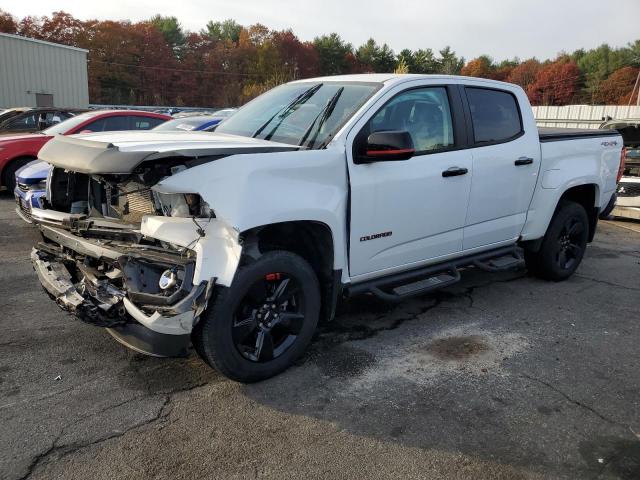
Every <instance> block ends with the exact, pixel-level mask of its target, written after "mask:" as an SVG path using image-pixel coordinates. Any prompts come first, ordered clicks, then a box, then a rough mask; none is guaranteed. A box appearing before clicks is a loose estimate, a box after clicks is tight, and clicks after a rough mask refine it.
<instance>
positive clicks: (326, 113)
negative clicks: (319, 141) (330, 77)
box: [298, 87, 344, 148]
mask: <svg viewBox="0 0 640 480" xmlns="http://www.w3.org/2000/svg"><path fill="white" fill-rule="evenodd" d="M342 92H344V87H340V88H339V89H338V90H337V91H336V93H334V94H333V96H332V97H331V98H330V99H329V101H328V102H327V104H326V105H325V106H324V107H323V108H322V110H320V112H319V113H318V115H317V116H316V118H314V119H313V122H312V123H311V125H309V128H307V131H306V132H304V135H303V136H302V139H301V140H300V143H299V144H298V145H300V146H302V144H303V143H304V142H305V140H306V139H307V137H308V136H309V134H310V133H311V131H312V130H313V127H314V126H315V124H316V122H318V127H317V128H316V132H315V133H314V134H313V138H311V140H309V142H308V143H307V148H311V146H313V144H314V143H316V138H318V134H319V133H320V129H321V128H322V126H323V125H324V122H326V121H327V119H328V118H329V117H330V116H331V114H332V113H333V111H334V110H335V108H336V104H337V103H338V100H340V96H341V95H342Z"/></svg>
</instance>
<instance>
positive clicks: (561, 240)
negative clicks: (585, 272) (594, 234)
mask: <svg viewBox="0 0 640 480" xmlns="http://www.w3.org/2000/svg"><path fill="white" fill-rule="evenodd" d="M588 237H589V218H588V217H587V212H586V211H585V209H584V207H583V206H582V205H580V204H579V203H576V202H571V201H567V200H563V201H562V202H561V203H560V205H559V207H558V209H557V210H556V213H555V214H554V215H553V218H552V219H551V223H550V224H549V228H548V229H547V233H546V234H545V236H544V239H543V240H542V245H541V247H540V250H538V251H537V252H531V251H525V257H524V258H525V262H526V265H527V268H528V269H529V272H531V273H532V274H533V275H535V276H537V277H540V278H543V279H545V280H553V281H561V280H566V279H567V278H569V277H570V276H571V275H573V272H575V271H576V269H577V268H578V266H579V265H580V262H581V261H582V258H583V256H584V252H585V250H586V248H587V241H588Z"/></svg>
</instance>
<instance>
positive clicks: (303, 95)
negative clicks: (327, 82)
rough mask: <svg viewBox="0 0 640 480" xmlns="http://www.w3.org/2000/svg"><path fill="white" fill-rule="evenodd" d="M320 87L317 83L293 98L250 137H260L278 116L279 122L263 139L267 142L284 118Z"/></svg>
mask: <svg viewBox="0 0 640 480" xmlns="http://www.w3.org/2000/svg"><path fill="white" fill-rule="evenodd" d="M320 87H322V84H321V83H318V84H317V85H314V86H313V87H311V88H308V89H307V90H305V91H304V92H302V93H301V94H300V95H298V96H297V97H295V98H294V99H293V100H292V101H291V102H289V103H288V104H287V105H285V106H284V107H283V108H281V109H280V110H278V111H277V112H276V113H275V114H274V115H273V116H272V117H271V118H269V120H267V121H266V122H265V123H264V124H262V126H260V128H258V130H256V132H255V133H254V134H253V135H252V137H253V138H256V137H257V136H258V135H260V134H261V133H262V131H263V130H264V129H265V128H267V126H268V125H269V124H270V123H271V122H272V121H273V119H274V118H276V117H277V116H278V115H280V120H279V121H278V123H277V124H276V125H275V126H274V127H273V128H272V129H271V131H270V132H269V133H268V134H267V135H266V136H265V137H264V139H265V140H269V139H270V138H271V137H273V134H274V133H275V132H276V130H277V129H278V127H279V126H280V125H281V124H282V122H284V120H285V118H287V117H288V116H289V115H290V114H291V113H292V112H293V109H294V108H296V107H297V106H298V105H299V104H301V103H303V102H306V101H307V100H308V99H309V98H311V97H312V96H313V94H314V93H316V92H317V91H318V90H319V89H320Z"/></svg>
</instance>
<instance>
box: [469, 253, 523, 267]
mask: <svg viewBox="0 0 640 480" xmlns="http://www.w3.org/2000/svg"><path fill="white" fill-rule="evenodd" d="M473 266H474V267H477V268H479V269H480V270H484V271H486V272H502V271H504V270H513V269H516V268H522V267H524V258H522V255H520V252H518V251H517V250H514V251H513V252H512V253H511V254H510V255H503V256H501V257H495V258H490V259H488V260H476V261H475V262H473Z"/></svg>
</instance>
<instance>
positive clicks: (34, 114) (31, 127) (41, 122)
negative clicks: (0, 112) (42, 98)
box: [0, 108, 86, 138]
mask: <svg viewBox="0 0 640 480" xmlns="http://www.w3.org/2000/svg"><path fill="white" fill-rule="evenodd" d="M16 110H18V109H16ZM82 112H86V110H82V109H68V108H25V109H22V111H17V112H16V111H14V112H13V114H11V115H9V116H8V118H5V119H4V120H0V135H9V134H16V133H31V132H39V131H41V130H44V129H45V128H49V127H51V126H52V125H55V124H57V123H60V122H63V121H65V120H67V119H68V118H71V117H73V116H75V115H77V114H79V113H82ZM0 138H1V137H0Z"/></svg>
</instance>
